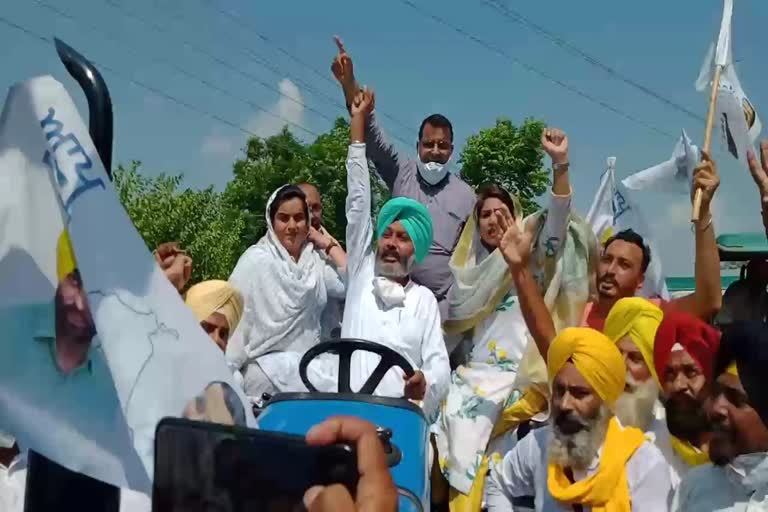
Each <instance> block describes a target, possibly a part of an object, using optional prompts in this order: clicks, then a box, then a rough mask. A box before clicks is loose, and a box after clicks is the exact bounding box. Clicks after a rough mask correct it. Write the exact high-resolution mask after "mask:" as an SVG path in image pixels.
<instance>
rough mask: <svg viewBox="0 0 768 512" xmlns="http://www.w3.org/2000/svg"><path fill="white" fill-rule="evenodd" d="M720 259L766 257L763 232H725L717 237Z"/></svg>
mask: <svg viewBox="0 0 768 512" xmlns="http://www.w3.org/2000/svg"><path fill="white" fill-rule="evenodd" d="M717 248H718V250H719V251H720V261H748V260H751V259H768V238H766V235H765V233H726V234H723V235H720V236H718V237H717Z"/></svg>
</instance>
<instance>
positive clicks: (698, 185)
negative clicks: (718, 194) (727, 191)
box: [691, 151, 720, 211]
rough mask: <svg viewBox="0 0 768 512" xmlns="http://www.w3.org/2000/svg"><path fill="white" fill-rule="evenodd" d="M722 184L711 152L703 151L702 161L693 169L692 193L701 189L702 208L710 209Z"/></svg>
mask: <svg viewBox="0 0 768 512" xmlns="http://www.w3.org/2000/svg"><path fill="white" fill-rule="evenodd" d="M719 186H720V176H719V175H718V173H717V165H716V164H715V162H714V160H712V158H711V157H710V156H709V154H707V153H705V152H704V151H702V152H701V162H700V163H699V165H697V166H696V169H694V171H693V188H692V189H691V192H692V193H695V191H696V190H697V189H698V190H701V208H702V210H704V211H709V205H710V204H711V203H712V199H713V198H714V197H715V191H717V188H718V187H719Z"/></svg>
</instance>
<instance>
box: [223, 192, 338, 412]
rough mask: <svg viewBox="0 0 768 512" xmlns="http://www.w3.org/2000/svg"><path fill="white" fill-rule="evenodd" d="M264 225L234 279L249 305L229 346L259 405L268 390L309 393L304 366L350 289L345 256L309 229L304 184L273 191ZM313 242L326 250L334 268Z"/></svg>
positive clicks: (249, 392) (247, 389)
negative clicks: (328, 313)
mask: <svg viewBox="0 0 768 512" xmlns="http://www.w3.org/2000/svg"><path fill="white" fill-rule="evenodd" d="M266 221H267V234H266V235H264V236H263V237H262V238H261V240H259V241H258V242H257V243H256V244H255V245H252V246H251V247H249V248H248V250H246V251H245V253H244V254H243V255H242V256H241V257H240V260H239V261H238V262H237V265H236V266H235V270H234V271H233V272H232V275H231V276H230V278H229V281H230V283H231V284H232V286H234V287H235V288H236V289H237V290H239V291H240V293H241V294H242V295H243V299H244V302H245V307H244V310H243V317H242V319H241V321H240V324H239V325H238V328H237V330H236V331H235V332H234V334H233V336H232V339H231V340H230V341H229V344H228V345H227V360H228V362H229V364H230V366H231V367H232V369H233V370H235V371H237V370H239V371H240V372H241V373H242V375H243V377H244V383H243V388H244V390H245V393H246V395H248V397H250V398H251V399H252V400H254V401H259V400H260V399H261V396H262V394H263V393H270V394H271V393H275V392H277V391H302V390H306V388H305V387H304V385H303V384H302V382H301V381H300V379H299V378H298V361H299V360H300V358H301V356H302V355H303V354H304V353H305V352H306V351H307V350H309V349H310V348H311V347H313V346H314V345H316V344H317V343H318V342H319V341H320V318H321V315H322V313H323V310H324V309H325V306H326V304H327V301H328V297H329V296H330V297H333V298H336V299H343V298H344V292H345V287H344V282H343V279H342V276H341V275H340V273H339V271H338V270H337V269H338V268H339V267H341V266H342V265H343V259H342V256H343V251H342V250H340V249H339V248H338V244H333V243H331V242H330V241H329V240H324V238H323V237H325V236H327V235H324V234H322V233H320V232H318V231H316V230H314V228H312V227H311V226H310V223H309V211H308V207H307V201H306V196H305V195H304V192H302V191H301V189H300V188H299V187H297V186H295V185H286V186H284V187H281V188H279V189H278V190H276V191H275V192H274V193H273V194H272V196H271V197H270V198H269V201H268V202H267V208H266ZM315 244H316V245H318V246H319V247H320V248H325V249H326V250H327V254H328V257H329V260H331V262H332V263H333V265H329V264H328V263H326V261H324V260H323V258H322V257H321V256H320V255H319V254H318V252H317V250H315V249H316V248H315ZM321 378H322V377H321ZM317 379H318V377H317V376H313V378H312V379H311V380H312V382H313V383H315V382H317ZM318 384H319V385H320V386H322V387H329V386H331V383H323V382H318Z"/></svg>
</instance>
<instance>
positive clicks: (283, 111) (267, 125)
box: [200, 78, 304, 158]
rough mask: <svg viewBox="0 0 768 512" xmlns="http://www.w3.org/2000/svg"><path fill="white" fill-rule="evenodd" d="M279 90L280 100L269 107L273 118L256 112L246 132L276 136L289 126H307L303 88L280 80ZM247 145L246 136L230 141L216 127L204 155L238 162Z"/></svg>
mask: <svg viewBox="0 0 768 512" xmlns="http://www.w3.org/2000/svg"><path fill="white" fill-rule="evenodd" d="M277 86H278V89H279V90H280V93H281V94H280V96H279V98H278V99H277V101H276V102H275V103H274V104H272V105H269V106H266V109H267V110H268V111H269V112H271V114H269V113H267V112H264V111H262V110H259V111H257V112H254V113H253V114H252V115H251V116H250V117H249V118H248V120H247V121H246V122H245V124H244V125H243V127H244V128H245V129H247V130H248V131H250V132H253V133H255V134H256V135H258V136H259V137H269V136H272V135H276V134H277V133H279V132H280V130H282V129H283V127H284V126H286V125H288V128H290V129H291V130H293V131H295V129H296V127H295V126H292V125H291V123H294V124H297V125H302V124H303V122H304V98H303V97H302V95H301V91H300V90H299V88H298V87H297V86H296V84H294V83H293V82H292V81H290V80H289V79H287V78H284V79H282V80H280V83H278V84H277ZM244 145H245V141H244V139H243V136H241V135H239V134H238V135H234V136H230V137H227V136H224V135H222V134H221V131H220V130H219V128H218V127H214V128H213V129H212V130H211V132H210V133H209V134H208V135H206V136H205V138H203V142H202V145H201V148H200V151H201V153H202V154H203V156H206V157H216V158H221V157H230V158H235V157H236V155H237V152H238V151H239V150H240V148H241V147H243V146H244Z"/></svg>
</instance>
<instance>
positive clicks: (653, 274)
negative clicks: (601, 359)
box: [587, 157, 669, 300]
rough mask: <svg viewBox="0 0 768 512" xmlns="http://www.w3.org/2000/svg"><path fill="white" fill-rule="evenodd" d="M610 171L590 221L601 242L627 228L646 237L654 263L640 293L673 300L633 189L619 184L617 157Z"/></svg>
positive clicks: (596, 199)
mask: <svg viewBox="0 0 768 512" xmlns="http://www.w3.org/2000/svg"><path fill="white" fill-rule="evenodd" d="M607 167H608V168H607V170H606V171H605V173H603V177H602V178H601V179H600V187H599V188H598V189H597V194H596V195H595V199H594V200H593V201H592V206H590V207H589V213H587V222H588V223H589V225H590V226H592V232H593V233H594V234H595V236H596V237H597V240H598V243H600V244H601V245H602V244H603V243H605V241H606V240H608V239H609V238H610V237H612V236H613V235H615V234H616V233H618V232H619V231H623V230H625V229H632V230H633V231H635V232H636V233H637V234H639V235H640V236H642V237H643V239H644V240H645V243H646V245H648V247H650V249H651V263H650V265H649V266H648V270H647V271H646V273H645V283H644V284H643V287H642V289H641V290H640V293H639V295H642V296H643V297H649V298H651V297H661V298H662V299H665V300H666V299H669V292H668V291H667V284H666V282H665V280H664V273H663V272H662V269H661V259H660V258H659V253H658V251H657V250H656V247H655V246H654V243H653V236H652V234H651V230H650V228H649V227H648V225H647V224H646V222H645V220H644V218H643V216H642V213H641V212H640V209H639V208H638V207H637V205H636V204H634V203H633V202H632V201H631V199H630V196H629V191H628V190H627V188H626V187H624V185H622V184H621V183H616V177H615V171H616V158H615V157H610V158H608V161H607Z"/></svg>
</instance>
